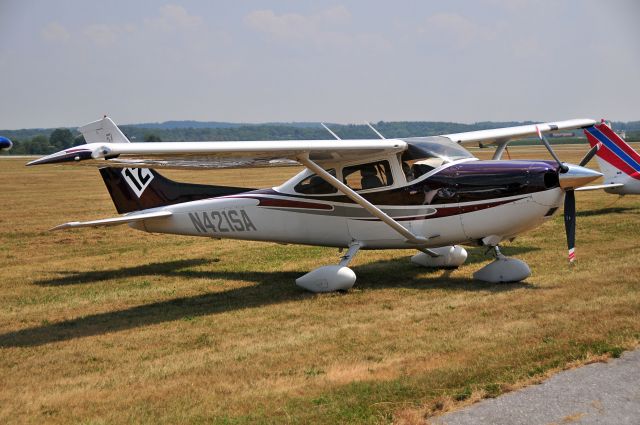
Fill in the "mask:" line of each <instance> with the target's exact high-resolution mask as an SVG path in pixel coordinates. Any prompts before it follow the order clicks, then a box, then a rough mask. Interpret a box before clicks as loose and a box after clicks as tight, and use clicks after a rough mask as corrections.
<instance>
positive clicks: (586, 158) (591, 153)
mask: <svg viewBox="0 0 640 425" xmlns="http://www.w3.org/2000/svg"><path fill="white" fill-rule="evenodd" d="M600 146H602V145H600V143H598V144H597V145H595V146H594V147H592V148H591V149H589V152H587V154H586V155H585V156H584V157H583V158H582V159H581V160H580V163H579V164H578V165H580V166H581V167H584V166H585V165H587V164H588V163H589V161H591V158H593V156H594V155H595V154H596V152H598V150H599V149H600Z"/></svg>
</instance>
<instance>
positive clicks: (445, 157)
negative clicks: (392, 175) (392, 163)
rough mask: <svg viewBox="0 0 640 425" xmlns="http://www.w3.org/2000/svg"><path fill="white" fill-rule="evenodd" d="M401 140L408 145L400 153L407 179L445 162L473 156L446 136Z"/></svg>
mask: <svg viewBox="0 0 640 425" xmlns="http://www.w3.org/2000/svg"><path fill="white" fill-rule="evenodd" d="M402 140H404V141H405V142H407V145H408V148H407V150H406V151H405V152H404V153H403V154H402V170H403V171H404V174H405V176H406V177H407V181H411V180H414V179H417V178H418V177H420V176H421V175H423V174H425V173H428V172H429V171H431V170H433V169H435V168H438V167H440V166H441V165H442V164H446V163H447V162H451V161H456V160H459V159H464V158H473V155H471V153H470V152H469V151H468V150H466V149H465V148H463V147H462V146H460V145H458V144H457V143H454V142H452V141H451V140H449V139H447V138H446V137H442V136H433V137H412V138H407V139H402Z"/></svg>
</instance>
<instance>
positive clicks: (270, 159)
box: [27, 117, 595, 168]
mask: <svg viewBox="0 0 640 425" xmlns="http://www.w3.org/2000/svg"><path fill="white" fill-rule="evenodd" d="M594 124H595V121H593V120H590V119H575V120H569V121H558V122H555V123H541V124H531V125H523V126H518V127H506V128H498V129H494V130H480V131H470V132H466V133H457V134H447V135H444V137H446V138H448V139H450V140H451V141H453V142H456V143H459V144H462V145H470V144H476V143H482V144H492V143H495V144H502V143H505V142H509V141H512V140H517V139H522V138H526V137H530V136H535V135H536V133H537V132H536V127H538V128H540V130H541V131H542V132H553V131H557V130H570V129H578V128H585V127H588V126H591V125H594ZM79 130H80V131H81V132H82V134H83V135H84V137H85V140H87V141H88V142H89V143H87V144H85V145H81V146H76V147H73V148H70V149H66V150H63V151H60V152H57V153H54V154H52V155H48V156H45V157H42V158H39V159H37V160H35V161H31V162H30V163H28V164H27V165H38V164H50V163H68V164H75V163H78V164H83V165H94V166H98V167H138V168H236V167H249V166H254V167H255V166H269V165H287V164H292V163H296V161H297V158H299V157H301V156H307V155H308V158H309V159H310V160H311V161H314V162H316V163H319V164H322V163H327V162H337V161H351V160H368V159H369V158H376V157H377V158H379V157H381V156H384V155H387V154H390V153H397V152H402V151H404V150H406V149H407V142H405V141H404V140H400V139H384V140H380V139H368V140H268V141H247V142H218V141H215V142H162V143H130V142H129V140H128V139H127V138H126V136H125V135H124V134H123V133H122V132H121V131H120V129H119V128H118V127H117V126H116V125H115V123H114V122H113V121H111V119H110V118H108V117H104V118H103V119H101V120H98V121H95V122H92V123H89V124H87V125H85V126H83V127H81V128H80V129H79Z"/></svg>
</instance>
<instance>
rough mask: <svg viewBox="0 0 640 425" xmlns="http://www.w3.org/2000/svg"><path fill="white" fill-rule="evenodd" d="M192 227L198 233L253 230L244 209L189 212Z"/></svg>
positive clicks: (252, 225) (253, 227) (254, 229)
mask: <svg viewBox="0 0 640 425" xmlns="http://www.w3.org/2000/svg"><path fill="white" fill-rule="evenodd" d="M189 218H190V219H191V223H192V224H193V227H194V228H195V229H196V231H197V232H198V233H226V232H255V231H256V230H257V229H256V226H255V225H254V224H253V222H252V221H251V219H250V218H249V215H248V214H247V213H246V211H245V210H242V209H241V210H223V211H211V212H207V211H202V212H193V213H189Z"/></svg>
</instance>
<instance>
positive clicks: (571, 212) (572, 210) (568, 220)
mask: <svg viewBox="0 0 640 425" xmlns="http://www.w3.org/2000/svg"><path fill="white" fill-rule="evenodd" d="M564 230H565V232H566V234H567V248H568V249H569V263H573V262H574V261H575V259H576V193H575V191H574V190H573V189H571V190H567V191H566V194H565V196H564Z"/></svg>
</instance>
